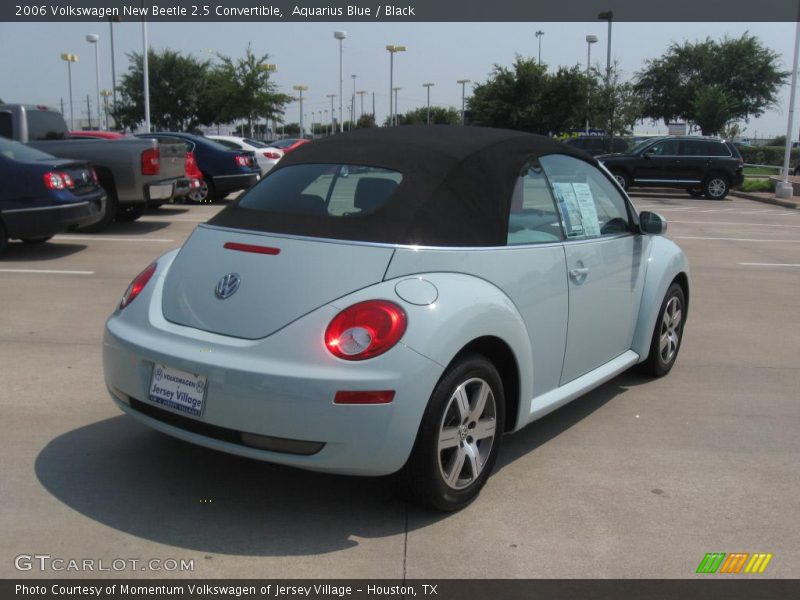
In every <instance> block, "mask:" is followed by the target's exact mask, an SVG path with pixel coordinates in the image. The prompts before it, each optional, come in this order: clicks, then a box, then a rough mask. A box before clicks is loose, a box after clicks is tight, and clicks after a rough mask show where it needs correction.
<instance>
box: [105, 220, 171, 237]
mask: <svg viewBox="0 0 800 600" xmlns="http://www.w3.org/2000/svg"><path fill="white" fill-rule="evenodd" d="M169 226H170V223H169V221H133V222H131V223H120V222H115V223H112V224H111V225H109V227H108V229H106V230H105V231H104V232H103V233H102V235H109V234H123V235H142V234H145V233H153V232H154V231H160V230H161V229H165V228H166V227H169Z"/></svg>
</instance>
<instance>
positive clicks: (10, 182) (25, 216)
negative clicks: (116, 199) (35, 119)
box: [0, 137, 106, 253]
mask: <svg viewBox="0 0 800 600" xmlns="http://www.w3.org/2000/svg"><path fill="white" fill-rule="evenodd" d="M0 181H2V182H3V183H2V185H0V253H2V252H3V250H5V248H6V245H7V244H8V240H9V239H21V240H22V241H24V242H28V243H40V242H46V241H47V240H49V239H50V238H51V237H53V235H55V234H56V233H60V232H62V231H66V230H67V229H72V228H76V227H81V226H86V225H91V224H92V223H96V222H97V221H99V220H100V219H101V218H102V217H103V212H104V210H105V203H106V193H105V191H104V190H103V188H102V187H100V185H99V184H98V183H97V175H96V174H95V172H94V169H92V167H91V165H89V163H87V162H84V161H75V160H69V159H64V158H56V157H55V156H52V155H50V154H46V153H44V152H40V151H39V150H34V149H33V148H29V147H28V146H25V145H24V144H20V143H19V142H14V141H12V140H9V139H6V138H4V137H0Z"/></svg>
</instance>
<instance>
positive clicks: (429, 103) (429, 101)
mask: <svg viewBox="0 0 800 600" xmlns="http://www.w3.org/2000/svg"><path fill="white" fill-rule="evenodd" d="M434 85H436V84H435V83H431V82H430V81H429V82H428V83H423V84H422V87H424V88H428V120H427V121H426V122H425V123H426V124H427V125H430V124H431V87H433V86H434Z"/></svg>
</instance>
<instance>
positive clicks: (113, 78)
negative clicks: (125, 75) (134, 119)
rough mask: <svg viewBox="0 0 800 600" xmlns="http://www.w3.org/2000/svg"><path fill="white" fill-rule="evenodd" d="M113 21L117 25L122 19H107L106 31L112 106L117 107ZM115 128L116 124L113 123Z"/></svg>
mask: <svg viewBox="0 0 800 600" xmlns="http://www.w3.org/2000/svg"><path fill="white" fill-rule="evenodd" d="M114 21H116V22H117V23H119V22H120V21H122V17H109V18H108V29H109V33H110V36H109V38H110V42H111V93H112V95H113V96H114V101H113V104H114V106H116V105H117V70H116V67H115V63H114ZM115 126H116V123H115Z"/></svg>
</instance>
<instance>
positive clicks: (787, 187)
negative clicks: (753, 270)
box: [775, 21, 800, 198]
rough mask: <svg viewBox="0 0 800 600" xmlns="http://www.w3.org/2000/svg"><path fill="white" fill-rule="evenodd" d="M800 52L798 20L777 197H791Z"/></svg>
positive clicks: (792, 191)
mask: <svg viewBox="0 0 800 600" xmlns="http://www.w3.org/2000/svg"><path fill="white" fill-rule="evenodd" d="M798 53H800V21H798V22H797V23H796V24H795V29H794V54H793V58H792V80H791V81H792V83H791V87H790V92H789V117H788V119H787V123H786V146H785V148H784V152H783V173H782V175H783V180H782V181H780V182H779V183H778V185H777V186H775V196H776V197H778V198H791V197H792V195H793V194H794V186H793V185H792V184H791V183H789V162H790V161H791V154H792V130H793V129H794V99H795V94H796V93H797V59H798Z"/></svg>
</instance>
